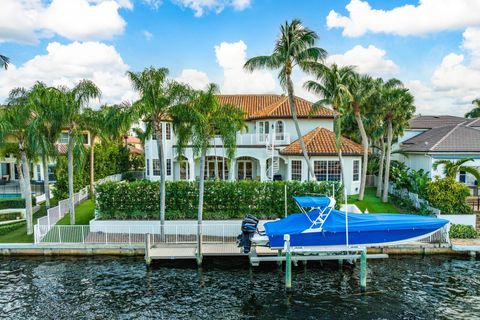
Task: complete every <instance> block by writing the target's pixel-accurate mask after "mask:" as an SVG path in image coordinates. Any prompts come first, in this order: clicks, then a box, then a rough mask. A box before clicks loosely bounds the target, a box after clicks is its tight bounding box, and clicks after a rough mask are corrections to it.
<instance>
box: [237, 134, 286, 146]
mask: <svg viewBox="0 0 480 320" xmlns="http://www.w3.org/2000/svg"><path fill="white" fill-rule="evenodd" d="M290 142H291V141H290V134H289V133H270V134H261V133H244V134H237V145H266V144H272V143H273V144H275V145H285V144H289V143H290Z"/></svg>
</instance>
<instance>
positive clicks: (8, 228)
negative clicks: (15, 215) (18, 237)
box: [0, 221, 26, 236]
mask: <svg viewBox="0 0 480 320" xmlns="http://www.w3.org/2000/svg"><path fill="white" fill-rule="evenodd" d="M25 224H26V222H25V221H19V222H13V223H9V224H5V225H0V236H3V235H5V234H7V233H10V232H12V231H14V230H17V229H19V228H21V227H22V226H24V225H25Z"/></svg>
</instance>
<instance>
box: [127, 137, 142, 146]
mask: <svg viewBox="0 0 480 320" xmlns="http://www.w3.org/2000/svg"><path fill="white" fill-rule="evenodd" d="M127 143H135V144H140V143H142V141H141V140H140V139H139V138H137V137H134V136H128V137H127Z"/></svg>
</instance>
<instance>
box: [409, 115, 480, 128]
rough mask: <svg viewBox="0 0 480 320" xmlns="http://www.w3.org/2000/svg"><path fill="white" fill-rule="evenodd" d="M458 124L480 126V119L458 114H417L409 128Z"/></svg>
mask: <svg viewBox="0 0 480 320" xmlns="http://www.w3.org/2000/svg"><path fill="white" fill-rule="evenodd" d="M457 124H464V125H467V126H473V127H478V126H480V119H479V118H477V119H468V118H463V117H456V116H416V117H415V118H412V119H411V120H410V122H409V128H410V129H432V128H439V127H444V126H452V125H457Z"/></svg>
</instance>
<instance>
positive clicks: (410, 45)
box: [0, 0, 480, 116]
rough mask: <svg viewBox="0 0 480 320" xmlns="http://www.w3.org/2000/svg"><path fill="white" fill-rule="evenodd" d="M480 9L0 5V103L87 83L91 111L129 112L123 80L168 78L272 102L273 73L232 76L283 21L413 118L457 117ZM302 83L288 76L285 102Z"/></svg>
mask: <svg viewBox="0 0 480 320" xmlns="http://www.w3.org/2000/svg"><path fill="white" fill-rule="evenodd" d="M478 12H480V0H442V1H439V0H420V1H418V0H417V1H400V0H389V1H379V0H346V1H343V0H340V1H339V0H289V1H287V0H48V1H46V0H1V10H0V54H2V55H6V56H8V57H9V58H10V59H11V65H10V66H9V68H8V70H6V71H4V70H0V103H1V102H3V101H4V100H5V98H6V97H7V96H8V92H9V91H10V90H11V89H12V88H14V87H29V86H31V85H32V84H33V83H35V81H43V82H45V83H46V84H48V85H54V86H58V85H65V86H73V85H74V84H75V83H76V82H78V81H79V80H81V79H91V80H93V81H94V82H95V83H96V84H97V85H98V86H99V87H100V89H101V90H102V98H101V101H98V102H95V103H97V104H100V103H112V104H114V103H120V102H122V101H125V100H127V101H132V100H134V99H136V98H137V94H136V93H135V92H134V91H133V90H132V88H131V84H130V82H129V80H128V78H127V76H126V71H128V70H131V71H141V70H142V69H144V68H146V67H150V66H154V67H167V68H168V69H169V70H170V77H171V78H172V79H176V80H178V81H182V82H185V83H187V84H189V85H191V86H192V87H194V88H196V89H201V88H204V87H205V86H206V85H207V84H208V83H210V82H215V83H217V84H218V85H219V86H220V89H221V92H222V93H225V94H263V93H282V92H283V90H282V88H281V87H280V86H279V84H278V80H277V72H276V71H266V70H260V71H255V72H254V73H248V72H246V71H244V70H243V64H244V63H245V61H246V60H247V59H248V58H250V57H253V56H257V55H267V54H270V53H271V52H272V50H273V46H274V42H275V39H276V37H277V35H278V32H279V28H280V24H282V23H283V22H285V21H286V20H291V19H293V18H298V19H300V20H301V21H302V22H303V24H304V25H305V26H307V27H309V28H311V29H313V30H314V31H316V32H317V33H318V35H319V41H318V43H317V45H318V46H319V47H322V48H324V49H326V50H327V51H328V53H329V57H328V58H327V61H326V62H327V63H333V62H335V63H337V64H341V65H354V66H356V68H357V71H359V72H361V73H368V74H370V75H372V76H375V77H382V78H384V79H389V78H392V77H395V78H398V79H400V80H401V81H403V82H404V84H405V85H406V86H407V87H408V88H409V89H410V90H411V92H412V93H413V95H414V96H415V103H416V106H417V113H420V114H436V115H441V114H450V115H458V116H463V114H465V113H466V112H467V111H468V110H469V109H470V108H471V101H472V100H473V99H475V98H479V97H480V15H479V14H478ZM308 79H310V77H309V76H308V75H305V74H302V73H301V72H300V71H298V70H297V71H296V72H295V73H294V83H295V90H296V94H297V95H299V96H301V97H304V98H306V99H308V100H310V101H315V100H316V99H318V97H315V96H314V95H312V94H311V93H309V92H307V91H306V90H305V89H304V88H303V83H304V82H305V81H306V80H308Z"/></svg>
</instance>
